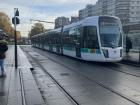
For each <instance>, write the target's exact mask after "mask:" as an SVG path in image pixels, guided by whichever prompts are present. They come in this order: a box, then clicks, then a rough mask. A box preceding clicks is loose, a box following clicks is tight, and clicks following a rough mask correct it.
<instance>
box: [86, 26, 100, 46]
mask: <svg viewBox="0 0 140 105" xmlns="http://www.w3.org/2000/svg"><path fill="white" fill-rule="evenodd" d="M84 48H99V44H98V36H97V28H96V27H95V26H86V27H84Z"/></svg>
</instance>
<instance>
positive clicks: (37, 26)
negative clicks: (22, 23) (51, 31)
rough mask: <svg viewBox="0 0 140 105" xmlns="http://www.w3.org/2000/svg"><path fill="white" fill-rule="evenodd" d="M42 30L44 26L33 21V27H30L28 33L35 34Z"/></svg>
mask: <svg viewBox="0 0 140 105" xmlns="http://www.w3.org/2000/svg"><path fill="white" fill-rule="evenodd" d="M42 32H44V26H43V24H41V23H35V25H34V27H33V28H32V29H31V33H30V35H31V36H33V35H36V34H40V33H42Z"/></svg>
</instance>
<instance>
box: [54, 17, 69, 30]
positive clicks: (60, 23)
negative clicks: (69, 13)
mask: <svg viewBox="0 0 140 105" xmlns="http://www.w3.org/2000/svg"><path fill="white" fill-rule="evenodd" d="M69 23H70V21H69V18H66V17H63V16H62V17H57V18H56V19H55V28H59V27H62V26H64V25H67V24H69Z"/></svg>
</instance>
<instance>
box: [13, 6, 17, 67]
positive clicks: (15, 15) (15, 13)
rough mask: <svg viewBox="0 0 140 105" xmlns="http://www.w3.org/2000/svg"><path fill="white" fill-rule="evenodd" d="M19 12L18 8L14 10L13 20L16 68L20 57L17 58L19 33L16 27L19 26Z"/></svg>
mask: <svg viewBox="0 0 140 105" xmlns="http://www.w3.org/2000/svg"><path fill="white" fill-rule="evenodd" d="M18 16H19V11H18V8H14V17H13V18H12V23H13V24H14V27H15V31H14V34H15V35H14V41H15V68H16V69H17V68H18V56H17V31H16V25H17V24H19V18H18Z"/></svg>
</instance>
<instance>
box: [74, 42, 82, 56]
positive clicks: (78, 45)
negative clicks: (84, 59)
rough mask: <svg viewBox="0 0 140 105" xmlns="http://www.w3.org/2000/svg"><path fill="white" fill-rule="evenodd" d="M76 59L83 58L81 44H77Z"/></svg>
mask: <svg viewBox="0 0 140 105" xmlns="http://www.w3.org/2000/svg"><path fill="white" fill-rule="evenodd" d="M75 50H76V57H78V58H81V50H80V43H76V44H75Z"/></svg>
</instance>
